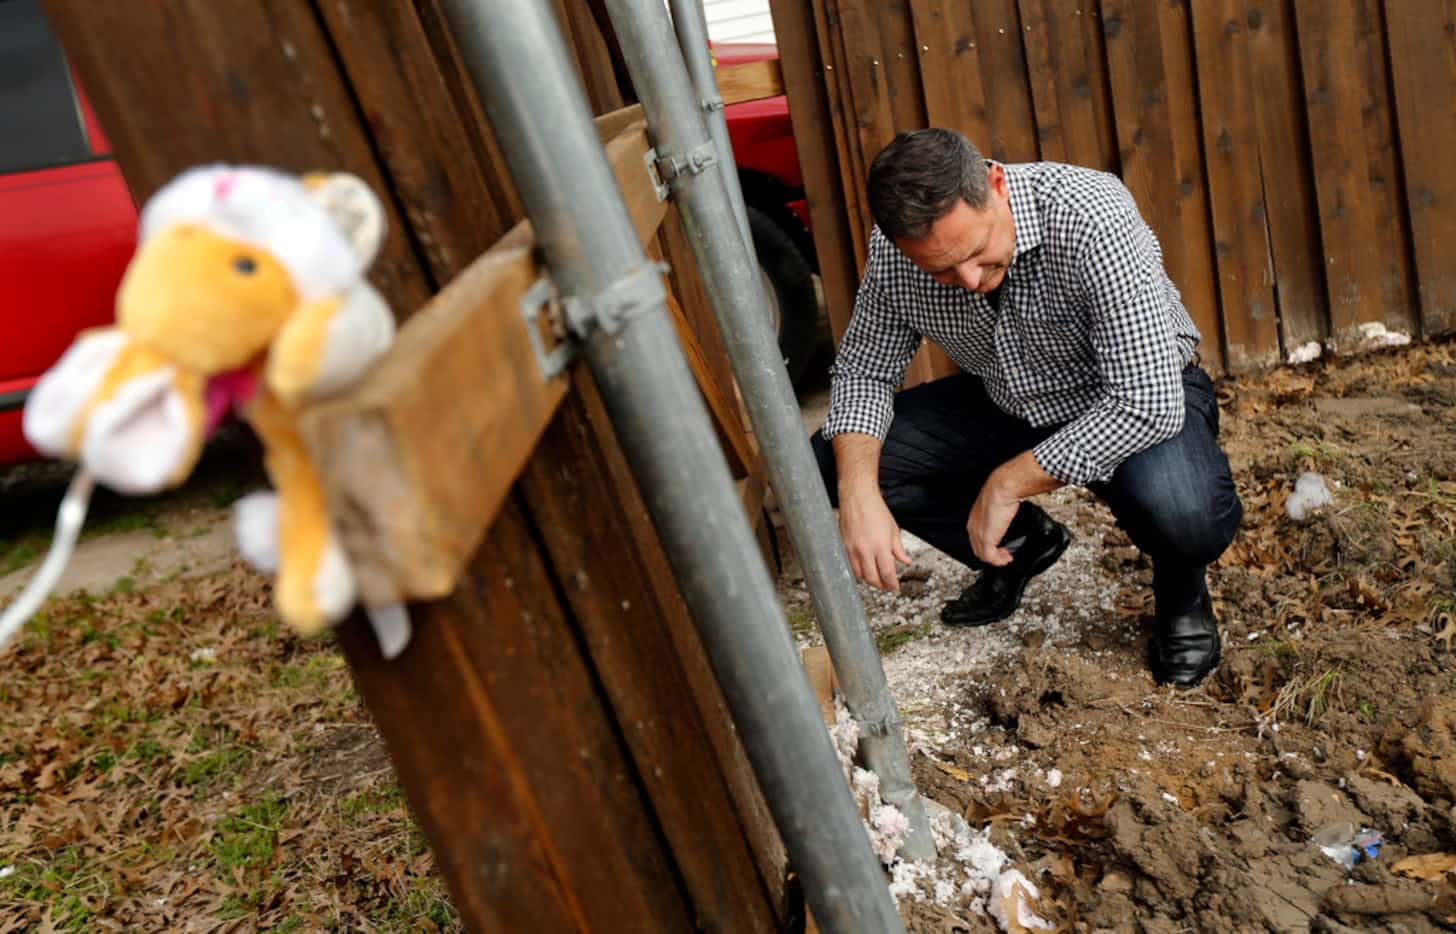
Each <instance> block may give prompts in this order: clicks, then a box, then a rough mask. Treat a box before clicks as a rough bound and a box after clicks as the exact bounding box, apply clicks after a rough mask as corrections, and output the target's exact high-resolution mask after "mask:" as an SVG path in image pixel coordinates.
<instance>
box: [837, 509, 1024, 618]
mask: <svg viewBox="0 0 1456 934" xmlns="http://www.w3.org/2000/svg"><path fill="white" fill-rule="evenodd" d="M1008 521H1009V520H1008ZM839 534H840V535H841V536H842V537H843V538H844V549H845V551H847V552H848V553H849V568H850V570H851V571H853V572H854V576H855V577H858V578H859V579H860V580H862V581H864V582H865V583H866V584H869V585H870V586H871V587H878V588H879V589H881V590H889V591H892V592H894V593H899V592H900V574H899V572H898V571H897V570H896V569H895V562H896V561H899V562H900V563H901V564H909V563H910V556H909V555H908V554H906V553H905V545H904V543H903V542H901V541H900V527H899V526H898V525H896V524H895V517H894V516H892V515H890V507H888V506H886V505H885V499H884V497H882V496H881V495H880V492H879V490H872V491H865V492H863V493H861V494H859V495H856V496H854V497H851V498H849V499H841V500H840V503H839Z"/></svg>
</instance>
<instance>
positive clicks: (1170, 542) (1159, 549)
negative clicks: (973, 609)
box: [813, 366, 1243, 615]
mask: <svg viewBox="0 0 1456 934" xmlns="http://www.w3.org/2000/svg"><path fill="white" fill-rule="evenodd" d="M1183 390H1184V396H1185V399H1186V401H1185V405H1186V407H1187V408H1186V413H1185V417H1184V421H1183V430H1182V431H1180V432H1179V433H1178V434H1177V435H1176V436H1175V437H1173V438H1170V439H1168V440H1167V441H1164V442H1163V443H1161V444H1157V445H1154V446H1153V447H1151V448H1148V449H1147V450H1145V451H1142V452H1140V453H1138V454H1135V455H1133V456H1132V457H1130V458H1128V459H1127V460H1126V461H1124V462H1123V463H1122V464H1121V465H1120V466H1119V467H1118V468H1117V470H1116V471H1114V473H1113V475H1112V479H1111V480H1109V481H1107V482H1106V483H1097V484H1092V485H1091V486H1090V487H1089V488H1090V489H1091V490H1092V492H1093V493H1095V494H1096V495H1097V496H1098V497H1099V498H1100V499H1102V501H1103V502H1105V503H1107V505H1108V506H1109V507H1110V508H1111V510H1112V514H1113V516H1114V517H1116V519H1117V523H1118V525H1120V526H1122V527H1123V528H1124V529H1126V530H1127V533H1128V535H1129V537H1131V538H1132V540H1133V543H1134V544H1136V545H1137V547H1138V548H1140V549H1141V550H1142V551H1143V553H1144V554H1146V555H1148V557H1149V558H1151V559H1152V562H1153V588H1154V592H1155V593H1156V595H1157V600H1158V612H1159V614H1160V615H1162V614H1167V613H1178V612H1181V611H1183V610H1186V609H1187V608H1188V607H1189V606H1190V605H1191V604H1192V603H1193V601H1194V600H1195V599H1197V597H1198V596H1199V595H1200V594H1201V592H1202V588H1203V582H1204V569H1205V568H1206V566H1207V565H1208V564H1209V563H1211V562H1212V561H1213V560H1214V559H1215V558H1217V557H1218V556H1219V555H1221V554H1222V553H1223V551H1224V549H1225V548H1227V547H1228V545H1229V542H1231V541H1233V537H1234V532H1235V531H1237V529H1238V527H1239V520H1240V519H1241V518H1242V516H1243V505H1242V504H1241V503H1240V502H1239V497H1238V493H1237V492H1236V491H1235V490H1234V481H1233V476H1232V474H1231V473H1230V471H1229V463H1228V458H1227V457H1225V456H1224V453H1223V451H1222V450H1221V449H1220V448H1219V446H1218V403H1217V400H1216V399H1215V398H1214V393H1213V384H1212V382H1210V381H1209V378H1208V374H1206V373H1204V372H1203V370H1202V369H1201V368H1200V367H1197V366H1189V367H1187V368H1186V369H1184V371H1183ZM1055 431H1056V428H1055V427H1047V428H1034V427H1032V426H1031V425H1030V424H1028V423H1026V422H1024V421H1022V420H1021V419H1019V418H1015V417H1014V416H1011V415H1008V414H1006V413H1005V412H1003V411H1002V410H1001V409H1000V408H998V407H997V405H996V404H995V403H994V402H992V401H991V399H990V397H989V396H987V395H986V390H985V388H984V387H983V386H982V384H981V380H980V378H979V377H976V376H972V375H970V374H964V373H963V374H959V375H956V376H949V377H946V378H944V379H940V380H936V381H935V382H932V383H926V384H924V385H921V386H917V387H915V388H914V389H910V390H906V391H905V392H902V393H900V394H899V395H898V396H896V397H895V419H894V421H893V422H892V423H891V425H890V433H889V436H888V437H886V439H885V443H884V447H883V448H882V449H881V451H880V490H881V492H882V493H883V494H884V497H885V503H886V505H888V506H889V507H890V512H891V514H893V515H894V517H895V521H896V522H898V523H899V524H900V527H901V528H903V529H905V530H906V531H908V532H911V533H912V534H914V535H916V536H918V537H919V538H921V539H924V540H925V541H926V542H928V543H930V544H931V545H934V546H935V547H936V548H938V549H940V550H941V551H943V552H945V553H946V554H948V555H950V556H951V557H952V558H955V559H956V560H958V561H960V562H962V563H963V564H966V565H968V566H969V567H972V568H980V567H981V566H982V563H981V561H980V559H978V558H977V557H976V556H975V554H974V553H973V552H972V551H971V542H970V537H969V535H968V533H967V532H966V521H967V520H968V519H969V518H970V513H971V506H972V504H973V503H975V501H976V494H977V493H979V492H980V490H981V486H982V485H983V484H984V483H985V482H986V478H987V477H989V476H990V474H991V471H993V470H995V469H996V468H997V467H999V466H1000V465H1001V464H1003V463H1005V462H1006V461H1008V460H1011V459H1012V458H1013V457H1015V456H1016V455H1018V454H1020V453H1021V452H1023V451H1026V450H1028V449H1030V448H1032V447H1035V446H1036V444H1037V443H1038V442H1040V441H1042V440H1043V439H1045V438H1047V437H1048V436H1050V435H1051V434H1052V433H1053V432H1055ZM813 445H814V454H815V456H816V457H817V458H818V460H819V470H820V472H821V473H822V474H823V475H824V483H825V485H826V486H827V487H828V488H829V495H830V498H831V499H834V500H836V501H837V499H838V496H837V494H838V486H837V483H836V479H835V478H836V469H835V464H834V451H833V449H832V447H831V446H830V443H829V442H828V441H826V440H825V439H824V436H823V435H822V434H820V433H818V432H815V434H814V438H813ZM836 504H837V503H836ZM1020 524H1021V523H1019V522H1016V523H1013V525H1012V530H1011V533H1009V534H1008V535H1007V539H1008V540H1009V539H1011V538H1013V537H1014V533H1015V532H1016V529H1017V527H1018V526H1019V525H1020Z"/></svg>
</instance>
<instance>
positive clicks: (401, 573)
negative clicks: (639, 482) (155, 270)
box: [304, 107, 755, 605]
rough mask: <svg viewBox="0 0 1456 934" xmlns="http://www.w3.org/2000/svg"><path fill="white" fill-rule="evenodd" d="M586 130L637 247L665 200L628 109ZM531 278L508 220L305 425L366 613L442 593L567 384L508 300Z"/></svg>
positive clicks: (739, 440) (533, 264)
mask: <svg viewBox="0 0 1456 934" xmlns="http://www.w3.org/2000/svg"><path fill="white" fill-rule="evenodd" d="M597 123H598V130H599V132H601V133H603V134H608V133H609V134H611V139H610V140H609V141H608V142H607V146H606V149H607V157H608V160H609V161H610V162H611V165H612V170H613V172H614V174H615V175H616V178H617V183H618V185H619V186H620V187H621V190H622V195H623V197H624V199H625V200H626V203H627V207H628V210H629V212H630V213H631V215H632V220H633V223H634V225H635V226H636V228H637V235H638V237H639V239H640V240H641V241H642V242H643V243H644V244H650V243H651V242H652V241H653V240H654V238H655V237H656V235H657V231H658V228H659V227H660V226H661V224H662V222H663V219H664V217H665V216H666V215H667V212H668V209H669V206H670V205H669V202H666V201H659V200H658V197H657V193H656V190H655V187H654V184H653V179H652V177H651V175H650V174H649V172H648V170H647V168H646V165H645V163H644V156H645V155H646V153H647V151H648V149H649V143H648V139H647V131H646V126H645V124H644V123H643V122H642V119H641V110H640V108H638V107H630V108H626V109H624V110H619V111H615V112H613V113H609V114H605V115H603V116H602V117H600V118H598V121H597ZM541 275H542V269H541V267H540V264H539V262H538V258H537V256H536V251H535V246H534V240H533V237H532V233H531V228H530V224H529V223H528V222H526V221H522V222H521V223H519V224H517V225H516V226H515V227H514V228H512V229H511V231H510V232H509V233H507V234H506V235H505V236H504V237H502V238H501V239H500V240H499V241H498V242H497V243H496V244H495V245H494V246H492V247H491V249H489V250H487V251H486V252H485V253H484V254H483V255H481V256H480V257H479V258H478V259H476V260H475V261H474V262H472V263H471V264H470V265H469V266H468V267H467V268H466V269H465V270H464V271H463V272H462V273H461V274H460V275H458V276H457V277H455V279H454V280H453V281H451V282H450V284H449V285H447V286H446V287H445V288H444V289H442V290H441V291H440V293H439V294H438V295H437V296H435V298H434V299H432V300H431V301H430V302H429V303H428V304H427V305H426V306H425V307H424V309H423V310H421V311H420V312H418V313H417V314H415V315H413V316H412V317H411V318H410V319H409V320H408V321H407V322H406V323H405V325H404V326H403V327H402V328H401V330H400V333H399V336H398V338H397V340H396V342H395V345H394V347H393V348H392V349H391V350H390V352H389V354H388V355H387V356H386V357H385V359H384V360H382V361H381V362H380V364H379V365H378V366H377V367H376V368H375V369H374V371H373V372H371V373H370V374H369V376H368V378H366V379H365V380H364V381H363V382H362V383H360V384H359V386H357V387H356V388H355V389H354V390H352V391H351V392H349V393H348V394H347V395H345V396H343V397H340V398H339V399H336V400H331V401H329V402H326V403H323V404H320V405H318V406H316V407H314V408H313V409H312V410H310V411H309V412H308V413H307V414H306V415H305V418H304V433H305V437H306V439H307V441H308V445H309V448H310V450H311V452H312V454H313V456H314V458H315V460H316V462H317V463H318V465H319V469H320V472H321V473H322V475H323V478H324V485H325V487H326V488H327V490H328V496H329V508H330V512H331V514H332V515H333V517H334V521H335V524H336V526H337V529H338V533H339V537H340V540H341V542H342V545H343V548H344V550H345V552H346V553H347V554H348V555H349V558H350V560H351V561H353V563H354V567H355V569H356V576H357V579H358V581H359V585H360V588H361V597H362V599H363V601H364V602H365V603H366V604H369V605H379V604H385V603H394V602H401V601H404V600H429V599H438V598H441V597H444V596H446V595H448V594H449V593H450V592H451V591H452V590H453V589H454V588H455V585H456V583H457V582H458V581H459V579H460V576H461V574H462V573H463V572H464V570H465V567H466V565H467V563H468V562H469V560H470V557H471V555H473V554H474V553H475V552H476V550H477V549H478V548H479V547H480V544H481V542H482V541H483V540H484V537H485V534H486V531H487V530H488V529H489V528H490V527H491V525H492V524H493V523H494V522H495V519H496V516H497V514H498V513H499V512H500V509H501V506H502V504H503V503H504V502H505V500H506V497H507V496H508V494H509V493H510V490H511V487H512V486H513V485H514V484H515V482H516V479H517V477H518V476H519V475H520V473H521V470H522V469H523V468H524V467H525V465H526V462H527V460H528V459H529V458H530V456H531V453H532V451H533V450H534V449H535V447H536V444H537V443H538V441H539V440H540V438H541V435H542V432H543V431H545V429H546V426H547V424H548V423H549V422H550V421H551V418H552V417H553V415H554V414H555V413H556V410H557V408H558V407H559V406H560V405H561V402H562V400H563V399H564V398H565V396H566V394H567V392H568V390H569V375H568V374H567V373H561V374H557V375H556V376H554V377H552V378H550V379H547V378H546V377H545V376H544V375H543V373H542V371H541V368H540V366H539V364H538V361H537V355H536V353H535V351H534V349H533V346H532V343H531V336H530V333H529V327H530V325H528V323H527V321H526V319H525V317H524V315H523V314H522V308H521V299H522V297H523V296H524V295H525V293H526V292H527V290H528V289H530V288H531V286H532V285H533V284H534V283H535V282H536V281H537V280H538V279H539V278H540V277H541ZM669 307H670V308H671V309H672V311H673V314H674V317H675V318H676V319H677V324H678V334H679V338H680V340H681V342H682V344H683V347H684V352H685V353H686V355H687V357H688V361H689V364H690V366H691V368H692V371H693V374H694V376H695V377H696V379H697V382H698V385H699V387H700V388H701V389H702V391H703V394H704V396H705V398H706V401H707V402H708V407H709V411H710V412H711V414H712V415H713V420H714V423H715V426H716V428H717V431H718V435H719V438H720V440H721V441H722V443H723V447H724V451H725V454H726V456H727V458H728V461H729V466H730V468H731V469H732V471H733V473H734V475H735V476H740V477H741V476H747V475H749V474H750V473H751V467H752V462H753V460H754V457H755V453H754V451H753V448H752V446H751V444H750V442H749V441H748V439H747V437H746V436H745V434H744V432H743V427H742V424H741V422H740V421H739V419H738V413H737V409H736V407H734V406H732V405H730V403H729V400H727V399H725V398H724V396H723V392H722V390H721V389H720V388H719V387H718V385H717V383H716V382H715V380H714V378H713V375H712V373H711V372H710V370H709V367H708V364H707V358H706V355H705V353H704V351H703V349H702V348H701V347H700V346H699V345H698V343H697V341H696V339H695V338H694V336H693V331H692V329H691V328H690V327H688V326H687V324H686V322H685V321H684V320H683V318H682V312H681V310H680V308H679V306H678V304H677V302H676V301H675V300H670V301H669ZM542 330H543V334H542V337H543V339H544V340H546V341H550V340H552V338H551V337H550V336H549V335H548V334H546V333H544V329H542ZM422 374H428V378H427V379H422V378H421V375H422Z"/></svg>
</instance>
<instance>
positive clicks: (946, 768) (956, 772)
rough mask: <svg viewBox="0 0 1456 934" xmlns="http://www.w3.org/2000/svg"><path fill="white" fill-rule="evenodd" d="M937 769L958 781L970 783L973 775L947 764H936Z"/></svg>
mask: <svg viewBox="0 0 1456 934" xmlns="http://www.w3.org/2000/svg"><path fill="white" fill-rule="evenodd" d="M935 767H936V768H938V769H940V770H941V771H942V772H944V773H945V774H947V775H949V776H950V777H951V778H954V779H955V780H957V781H962V782H968V781H970V780H971V773H970V772H967V771H966V770H965V769H962V768H957V767H956V766H954V765H950V764H949V763H946V762H936V763H935Z"/></svg>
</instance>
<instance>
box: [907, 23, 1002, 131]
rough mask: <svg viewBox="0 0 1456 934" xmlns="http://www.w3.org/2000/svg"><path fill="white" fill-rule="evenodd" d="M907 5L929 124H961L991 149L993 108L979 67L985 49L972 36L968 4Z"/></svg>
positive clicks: (973, 26) (953, 126)
mask: <svg viewBox="0 0 1456 934" xmlns="http://www.w3.org/2000/svg"><path fill="white" fill-rule="evenodd" d="M910 10H911V13H912V16H913V21H914V24H915V41H916V42H917V43H919V45H920V74H921V81H922V83H923V85H924V89H925V90H924V93H925V114H926V117H927V119H928V120H929V122H930V125H931V126H939V127H947V128H950V129H955V130H959V131H960V132H962V133H964V134H965V135H966V137H967V138H968V139H970V141H971V142H973V143H975V144H976V146H977V148H979V149H982V150H983V151H984V152H985V154H986V155H990V154H991V112H990V108H989V106H988V100H987V94H986V88H985V85H984V84H983V81H982V72H983V69H982V67H981V56H982V55H983V54H984V50H983V49H982V48H981V47H980V46H979V45H978V44H977V41H976V40H977V35H976V22H975V14H974V13H973V12H972V9H971V6H970V4H966V3H955V2H952V0H910Z"/></svg>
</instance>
